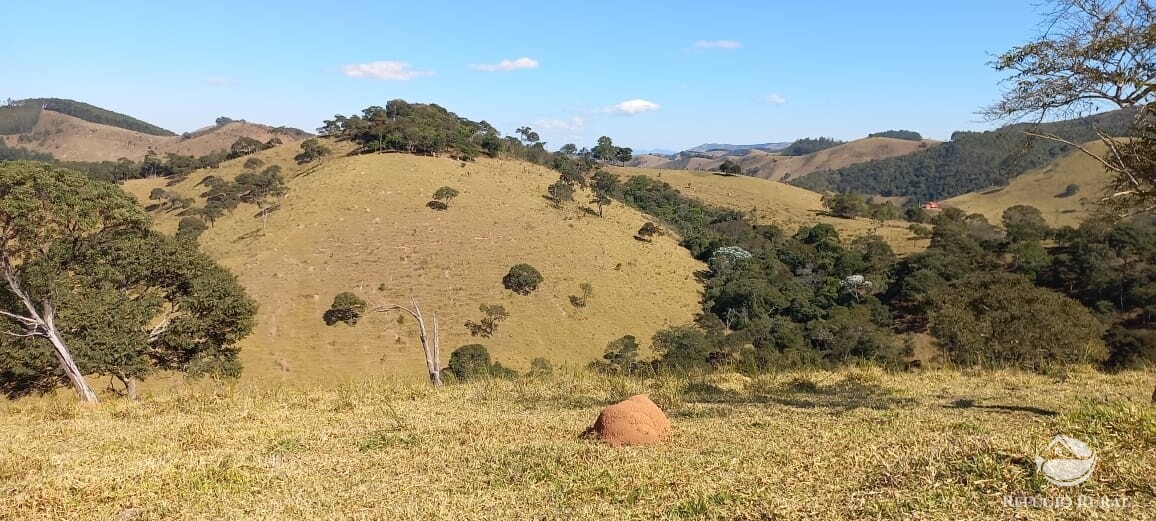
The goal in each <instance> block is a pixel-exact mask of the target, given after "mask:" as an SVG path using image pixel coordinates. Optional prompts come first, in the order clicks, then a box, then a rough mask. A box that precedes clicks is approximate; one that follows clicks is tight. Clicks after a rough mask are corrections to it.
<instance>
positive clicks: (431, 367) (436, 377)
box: [361, 291, 442, 387]
mask: <svg viewBox="0 0 1156 521" xmlns="http://www.w3.org/2000/svg"><path fill="white" fill-rule="evenodd" d="M361 293H362V295H365V292H364V291H361ZM368 300H369V299H368V298H367V299H366V301H368ZM409 302H410V305H411V306H412V307H408V308H407V307H405V306H402V305H400V304H374V305H373V307H371V308H369V311H374V312H378V313H387V312H390V311H393V310H395V309H397V310H401V311H404V312H406V313H409V315H410V316H412V317H413V318H414V320H417V327H418V337H419V338H420V339H421V349H422V351H423V352H424V353H425V366H426V370H427V371H429V381H430V383H431V384H433V386H434V387H441V385H442V376H441V365H442V362H441V347H440V345H439V336H438V315H437V313H434V314H433V338H432V339H431V338H430V336H429V335H428V334H426V327H425V318H424V317H423V316H422V313H421V307H420V306H418V305H417V299H416V298H410V299H409Z"/></svg>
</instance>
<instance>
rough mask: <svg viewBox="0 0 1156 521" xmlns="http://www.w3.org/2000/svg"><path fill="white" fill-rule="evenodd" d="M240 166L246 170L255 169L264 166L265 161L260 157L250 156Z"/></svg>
mask: <svg viewBox="0 0 1156 521" xmlns="http://www.w3.org/2000/svg"><path fill="white" fill-rule="evenodd" d="M242 166H243V167H244V168H245V169H246V170H256V169H258V168H261V167H263V166H265V162H264V161H262V160H261V158H259V157H250V158H249V159H246V160H245V164H244V165H242Z"/></svg>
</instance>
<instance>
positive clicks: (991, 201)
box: [943, 141, 1110, 226]
mask: <svg viewBox="0 0 1156 521" xmlns="http://www.w3.org/2000/svg"><path fill="white" fill-rule="evenodd" d="M1087 146H1088V149H1089V150H1091V151H1093V152H1095V153H1101V152H1104V151H1105V147H1104V144H1103V143H1101V142H1099V141H1097V142H1093V143H1089V144H1088V145H1087ZM1109 181H1110V177H1109V174H1107V173H1106V172H1104V167H1103V165H1101V164H1100V163H1099V162H1098V161H1096V160H1095V159H1092V158H1091V157H1088V156H1087V154H1084V153H1083V152H1080V151H1078V150H1073V151H1071V152H1068V153H1067V154H1065V155H1063V156H1060V157H1059V158H1057V159H1056V160H1055V161H1052V162H1051V163H1049V164H1047V165H1045V166H1043V167H1040V168H1036V169H1033V170H1029V171H1027V172H1025V173H1024V174H1023V175H1020V176H1019V177H1016V178H1015V179H1012V180H1011V182H1010V183H1008V185H1007V186H1005V187H1002V188H997V189H993V190H985V191H979V192H970V193H966V194H963V195H960V196H957V197H952V198H951V199H947V200H945V201H944V202H943V204H944V205H946V206H955V207H958V208H960V209H963V210H964V211H966V212H967V213H981V214H984V215H985V216H986V217H987V220H988V221H990V222H993V223H994V222H999V221H1000V219H1001V218H1002V215H1003V211H1004V210H1006V209H1007V208H1008V207H1011V206H1015V205H1017V204H1026V205H1030V206H1034V207H1036V208H1039V209H1040V211H1041V212H1043V214H1044V218H1045V219H1047V220H1048V223H1049V224H1051V225H1052V226H1065V225H1067V226H1078V225H1079V224H1080V222H1082V221H1083V220H1084V218H1085V217H1087V216H1088V214H1089V213H1091V212H1092V211H1094V210H1095V209H1096V205H1097V203H1098V202H1099V201H1100V199H1101V197H1103V196H1104V190H1106V189H1107V187H1108V182H1109ZM1070 184H1076V185H1078V186H1079V188H1080V191H1079V192H1078V193H1076V194H1075V195H1072V196H1069V197H1064V196H1063V194H1064V191H1065V189H1066V188H1067V186H1068V185H1070Z"/></svg>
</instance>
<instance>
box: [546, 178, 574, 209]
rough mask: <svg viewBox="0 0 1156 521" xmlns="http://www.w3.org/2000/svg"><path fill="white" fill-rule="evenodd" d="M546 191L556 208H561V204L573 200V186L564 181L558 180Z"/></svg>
mask: <svg viewBox="0 0 1156 521" xmlns="http://www.w3.org/2000/svg"><path fill="white" fill-rule="evenodd" d="M547 190H548V191H549V193H550V199H551V200H553V201H554V206H555V207H556V208H561V207H562V203H564V202H567V201H573V200H574V186H573V185H571V184H570V183H567V182H565V181H562V180H559V181H557V182H555V183H554V184H552V185H550V186H549V188H547Z"/></svg>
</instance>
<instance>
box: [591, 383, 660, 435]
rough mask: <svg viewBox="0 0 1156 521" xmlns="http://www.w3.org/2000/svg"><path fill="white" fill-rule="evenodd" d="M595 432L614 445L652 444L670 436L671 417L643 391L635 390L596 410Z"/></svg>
mask: <svg viewBox="0 0 1156 521" xmlns="http://www.w3.org/2000/svg"><path fill="white" fill-rule="evenodd" d="M593 430H594V434H595V435H596V436H597V437H598V439H599V440H602V441H604V442H606V443H609V444H610V445H612V446H614V447H621V446H623V445H654V444H656V443H661V442H662V441H664V440H666V438H667V437H669V436H670V420H668V419H666V414H665V413H663V412H662V409H659V408H658V406H657V405H655V404H654V402H652V401H650V398H649V397H647V396H646V395H645V394H636V395H634V396H631V397H630V398H627V399H625V400H623V401H621V402H618V403H616V404H614V405H611V406H609V407H607V408H605V409H602V412H601V413H600V414H598V420H597V421H595V422H594V429H593Z"/></svg>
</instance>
